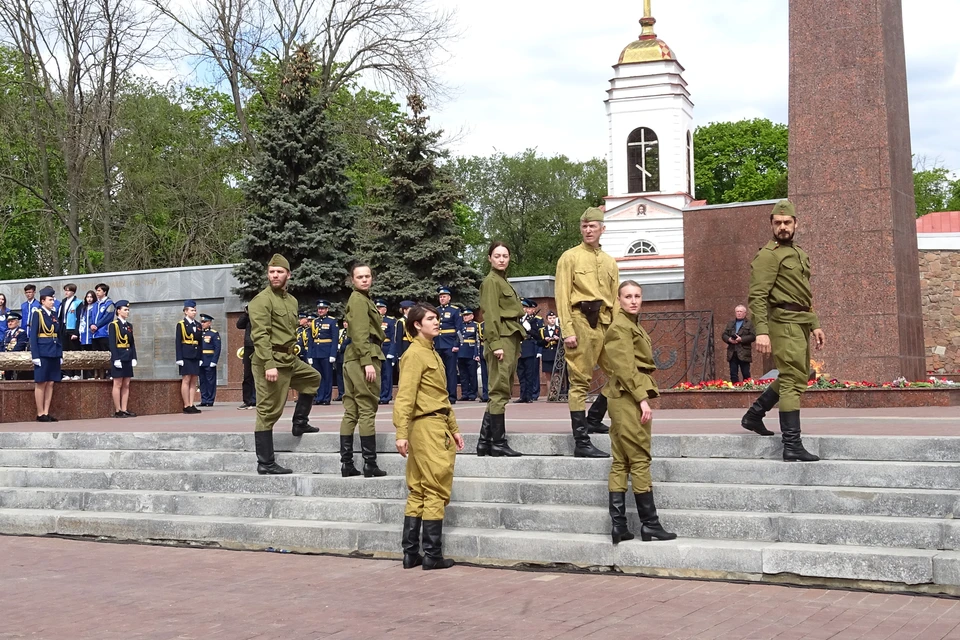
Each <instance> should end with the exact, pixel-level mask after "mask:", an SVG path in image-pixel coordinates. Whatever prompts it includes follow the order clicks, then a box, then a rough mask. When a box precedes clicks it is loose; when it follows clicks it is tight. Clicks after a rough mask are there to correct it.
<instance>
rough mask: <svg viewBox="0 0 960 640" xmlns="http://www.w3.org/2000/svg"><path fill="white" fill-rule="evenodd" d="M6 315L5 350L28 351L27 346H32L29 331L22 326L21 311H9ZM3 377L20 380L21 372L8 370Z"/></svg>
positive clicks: (10, 351)
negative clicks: (28, 336) (28, 335)
mask: <svg viewBox="0 0 960 640" xmlns="http://www.w3.org/2000/svg"><path fill="white" fill-rule="evenodd" d="M6 316H7V329H6V331H4V333H3V350H4V351H6V352H8V353H13V352H15V351H26V350H27V347H29V346H30V341H29V339H28V338H27V332H26V331H24V330H23V329H21V328H20V312H19V311H8V312H7V314H6ZM3 377H4V379H5V380H18V379H20V372H19V371H6V372H4V374H3Z"/></svg>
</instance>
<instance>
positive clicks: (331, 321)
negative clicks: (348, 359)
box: [310, 300, 340, 405]
mask: <svg viewBox="0 0 960 640" xmlns="http://www.w3.org/2000/svg"><path fill="white" fill-rule="evenodd" d="M329 313H330V303H329V302H327V301H326V300H317V319H316V320H314V321H313V324H312V325H311V326H310V336H311V338H310V349H311V354H310V357H311V358H313V368H314V369H316V370H317V371H319V372H320V388H319V389H317V395H316V397H314V399H313V404H322V405H329V404H330V400H331V399H332V397H333V368H334V364H336V362H337V342H338V340H337V338H338V336H339V334H340V331H339V328H338V327H337V319H336V318H333V317H331V316H330V315H329Z"/></svg>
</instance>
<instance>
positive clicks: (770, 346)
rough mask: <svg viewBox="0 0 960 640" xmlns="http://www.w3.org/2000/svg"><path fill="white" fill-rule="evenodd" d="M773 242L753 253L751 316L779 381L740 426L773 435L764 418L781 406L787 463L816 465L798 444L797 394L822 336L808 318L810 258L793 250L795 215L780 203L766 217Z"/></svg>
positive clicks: (762, 350)
mask: <svg viewBox="0 0 960 640" xmlns="http://www.w3.org/2000/svg"><path fill="white" fill-rule="evenodd" d="M770 224H771V226H772V227H773V240H771V241H770V242H768V243H767V245H766V246H765V247H763V248H762V249H760V251H758V252H757V255H756V257H755V258H754V259H753V262H752V263H751V265H750V298H749V304H750V314H751V315H752V316H753V324H754V326H755V327H756V334H757V342H756V344H757V351H759V352H760V353H770V352H771V350H772V352H773V361H774V363H775V364H776V367H777V370H778V371H779V372H780V375H779V376H778V377H777V379H776V381H774V383H773V384H771V385H770V387H769V388H768V389H767V390H766V391H764V392H763V393H762V394H761V395H760V397H759V398H758V399H757V401H756V402H754V403H753V406H751V407H750V408H749V409H748V410H747V413H746V414H745V415H744V416H743V419H742V420H741V421H740V424H741V425H742V426H743V428H744V429H748V430H750V431H753V432H754V433H757V434H759V435H761V436H772V435H773V432H772V431H770V430H769V429H767V428H766V427H765V426H764V424H763V416H764V415H766V413H767V412H768V411H769V410H770V409H772V408H773V407H774V405H776V404H777V403H778V402H779V403H780V431H781V433H782V440H783V459H784V461H786V462H816V461H817V460H819V459H820V458H818V457H817V456H815V455H813V454H812V453H810V452H809V451H807V450H806V449H804V448H803V442H802V440H801V438H800V394H802V393H803V392H804V391H806V390H807V380H808V378H809V371H810V335H811V334H813V338H814V341H815V342H816V347H817V349H820V348H822V347H823V343H824V333H823V330H822V329H821V328H820V321H819V319H817V314H816V313H814V312H813V294H812V293H811V291H810V256H808V255H807V253H806V252H805V251H804V250H803V249H801V248H800V247H799V246H798V245H796V244H794V242H793V236H794V234H796V230H797V217H796V209H795V208H794V206H793V203H792V202H790V201H789V200H781V201H780V202H778V203H777V204H776V206H774V207H773V212H772V213H771V214H770Z"/></svg>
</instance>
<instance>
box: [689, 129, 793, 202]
mask: <svg viewBox="0 0 960 640" xmlns="http://www.w3.org/2000/svg"><path fill="white" fill-rule="evenodd" d="M693 138H694V145H693V153H694V172H695V175H696V181H697V184H696V192H697V198H700V199H702V200H706V201H707V202H708V203H710V204H726V203H730V202H749V201H753V200H774V199H777V198H786V197H787V140H788V134H787V125H785V124H775V123H773V122H771V121H770V120H766V119H755V120H741V121H739V122H713V123H710V124H708V125H706V126H703V127H697V130H696V131H695V132H694V136H693Z"/></svg>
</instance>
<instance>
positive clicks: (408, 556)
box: [401, 516, 423, 569]
mask: <svg viewBox="0 0 960 640" xmlns="http://www.w3.org/2000/svg"><path fill="white" fill-rule="evenodd" d="M401 544H402V545H403V568H404V569H413V568H414V567H418V566H420V565H421V564H423V556H422V555H420V518H415V517H413V516H404V517H403V538H402V540H401Z"/></svg>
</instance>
